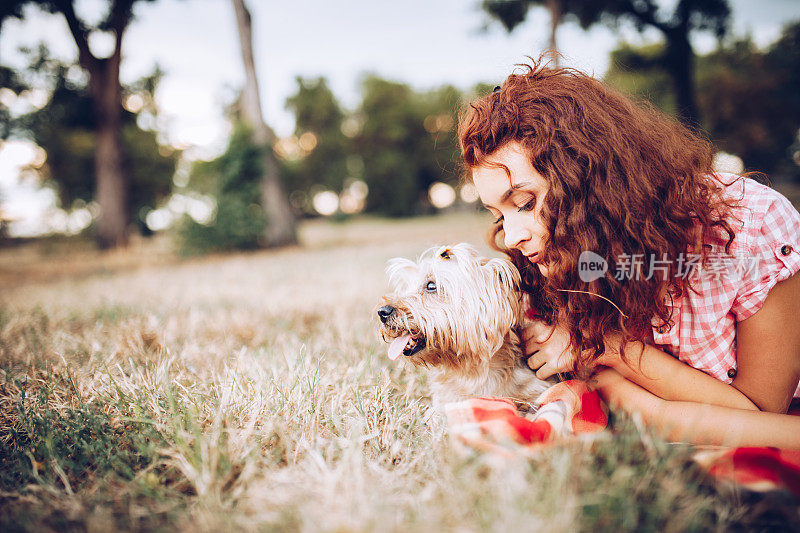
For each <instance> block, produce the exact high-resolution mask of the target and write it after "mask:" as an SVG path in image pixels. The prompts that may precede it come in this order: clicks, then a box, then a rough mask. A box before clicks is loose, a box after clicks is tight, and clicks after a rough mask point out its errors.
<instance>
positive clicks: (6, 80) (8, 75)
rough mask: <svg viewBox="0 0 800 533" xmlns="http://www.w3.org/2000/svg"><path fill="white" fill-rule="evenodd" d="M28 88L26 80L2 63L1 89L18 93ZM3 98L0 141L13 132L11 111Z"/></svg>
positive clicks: (1, 100)
mask: <svg viewBox="0 0 800 533" xmlns="http://www.w3.org/2000/svg"><path fill="white" fill-rule="evenodd" d="M27 88H28V87H27V85H26V84H25V82H24V81H23V80H22V79H20V77H19V75H18V74H17V72H16V71H15V70H14V69H12V68H9V67H6V66H3V65H0V90H7V91H11V92H12V93H14V94H15V95H18V94H20V93H21V92H23V91H24V90H26V89H27ZM3 100H4V99H2V98H0V141H2V140H3V139H6V138H7V137H8V135H9V134H10V133H11V124H12V117H11V111H10V110H9V109H8V106H6V105H5V104H4V103H3Z"/></svg>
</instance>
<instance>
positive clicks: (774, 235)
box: [653, 174, 800, 397]
mask: <svg viewBox="0 0 800 533" xmlns="http://www.w3.org/2000/svg"><path fill="white" fill-rule="evenodd" d="M719 176H720V178H721V179H722V181H724V182H725V183H731V182H732V181H734V180H736V181H735V182H734V183H732V184H731V185H729V186H728V187H726V188H725V193H724V194H725V195H726V197H728V198H733V199H735V200H736V201H737V202H738V203H739V204H740V206H741V207H740V208H734V211H733V212H734V214H735V215H736V216H737V217H738V218H740V219H741V220H742V223H741V224H740V223H739V222H738V221H736V220H729V222H730V223H731V227H732V229H733V230H734V231H735V232H736V237H735V238H734V240H733V242H732V243H731V247H730V250H729V254H728V258H727V259H726V258H725V252H724V250H725V242H726V241H727V234H726V233H724V232H722V235H721V236H719V237H713V238H712V239H713V240H709V239H707V240H706V241H705V242H706V244H710V245H711V246H712V248H711V250H710V256H709V259H708V263H707V266H706V268H705V270H702V271H699V272H698V273H696V274H695V276H696V277H695V278H693V281H692V284H693V286H694V287H695V288H696V289H697V290H698V292H699V293H700V294H695V293H694V292H692V291H690V290H688V289H684V291H683V295H682V296H681V298H680V299H676V300H675V301H674V302H672V303H673V305H672V319H671V321H670V322H672V323H673V325H672V327H671V328H669V329H667V327H658V326H659V325H660V324H661V322H660V320H659V319H658V318H657V317H654V318H653V338H654V340H655V343H656V344H657V345H659V346H661V348H662V349H664V350H665V351H668V352H669V353H671V354H672V355H674V356H676V357H678V359H680V360H681V361H683V362H684V363H687V364H689V365H692V366H693V367H695V368H699V369H700V370H702V371H704V372H706V373H707V374H710V375H711V376H714V377H715V378H717V379H719V380H720V381H723V382H725V383H731V382H732V381H733V378H734V377H736V323H737V322H738V321H740V320H745V319H746V318H748V317H750V316H752V315H754V314H755V313H756V311H758V310H759V309H761V306H762V305H763V304H764V300H765V299H766V297H767V293H769V291H770V290H771V289H772V287H774V286H775V284H776V283H778V282H779V281H783V280H785V279H787V278H789V277H791V276H792V274H794V273H795V272H797V271H798V270H800V213H798V212H797V210H796V209H795V208H794V207H793V206H792V204H791V202H789V200H787V199H786V197H785V196H783V195H781V194H780V193H778V192H777V191H775V190H773V189H772V188H770V187H768V186H766V185H762V184H760V183H758V182H757V181H754V180H752V179H750V178H738V179H737V176H735V175H732V174H719ZM723 186H724V185H723ZM723 237H724V238H723ZM665 301H666V303H667V309H669V308H670V295H666V297H665ZM794 396H795V397H800V386H798V388H797V390H796V391H795V394H794Z"/></svg>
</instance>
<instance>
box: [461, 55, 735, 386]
mask: <svg viewBox="0 0 800 533" xmlns="http://www.w3.org/2000/svg"><path fill="white" fill-rule="evenodd" d="M531 61H532V65H520V66H521V67H522V68H523V69H524V72H522V73H519V74H517V73H515V74H512V75H510V76H509V77H508V78H507V79H506V80H505V81H504V82H503V85H502V86H501V87H500V88H499V89H496V90H495V91H494V92H493V93H492V94H489V95H486V96H483V97H481V98H478V99H477V100H475V101H473V102H472V103H470V104H469V106H467V107H466V108H465V109H464V110H463V111H462V115H461V117H460V120H459V131H458V134H459V140H460V144H461V157H462V159H463V162H464V164H465V167H466V169H465V170H466V172H465V176H466V178H467V180H469V179H471V170H472V169H474V168H475V167H477V166H480V165H481V164H482V163H483V162H484V160H485V158H486V156H487V155H490V154H492V153H494V152H495V151H496V150H497V149H498V148H500V147H501V146H503V145H505V144H506V143H508V142H511V141H516V142H518V143H520V144H521V145H522V146H523V147H524V148H525V150H526V151H527V154H528V155H529V157H530V161H531V164H532V165H533V168H534V169H536V170H537V171H538V172H539V173H540V174H541V175H542V177H544V179H546V180H547V181H548V182H549V185H550V188H549V192H548V193H547V196H546V199H545V203H544V205H543V208H542V212H541V216H542V217H543V222H544V224H545V227H546V228H548V232H549V241H548V242H547V243H546V244H545V246H544V251H543V252H542V255H543V257H542V259H541V260H542V261H544V262H545V263H547V264H548V267H549V268H548V271H549V273H548V277H546V278H545V277H544V276H542V275H541V274H540V272H539V270H538V268H536V267H535V266H534V265H532V264H531V263H530V262H529V261H527V260H526V258H525V257H523V256H522V254H521V253H520V252H519V251H517V250H509V249H506V248H505V247H504V246H503V245H502V244H499V243H498V240H499V241H500V242H501V243H502V238H498V236H499V235H501V234H502V231H503V230H502V226H496V227H495V228H494V231H493V232H492V233H491V236H490V239H489V240H490V244H491V245H492V246H493V247H494V248H495V249H496V250H499V251H503V252H505V253H506V254H507V255H508V256H509V257H510V258H511V260H512V261H513V262H514V264H515V265H516V266H517V268H518V269H519V270H520V272H521V274H522V278H523V289H524V290H525V291H526V292H527V293H529V294H530V295H531V298H532V301H533V302H535V304H536V307H537V308H538V311H539V312H540V314H541V315H542V318H543V320H545V321H546V322H547V323H549V324H553V323H556V322H557V323H558V324H559V325H561V326H564V327H565V328H567V330H568V331H569V332H570V336H571V346H573V347H580V348H581V352H580V353H581V354H582V355H581V356H580V357H579V358H578V361H577V362H576V370H586V369H587V368H589V367H590V366H591V365H590V363H591V362H592V361H593V360H595V359H597V358H598V357H600V356H601V355H602V354H603V353H604V352H605V343H604V342H603V339H604V337H605V335H606V334H608V333H612V332H615V333H621V334H622V339H623V340H624V341H625V342H627V341H630V340H644V339H646V338H647V337H646V336H647V335H648V334H649V331H650V330H651V329H652V327H653V325H652V319H653V317H654V316H657V317H659V319H660V321H661V322H662V324H671V318H672V317H671V316H670V314H669V310H668V307H667V305H666V303H665V302H664V297H665V295H667V294H669V295H670V297H680V296H681V295H682V291H683V290H684V289H685V286H686V282H685V280H683V279H682V278H680V277H677V276H676V273H677V271H676V269H677V265H676V259H677V258H678V256H679V254H681V253H684V254H685V253H687V252H692V253H697V254H702V262H703V263H705V261H706V260H707V248H706V246H707V245H706V246H704V245H703V239H704V238H705V237H706V236H707V235H709V234H710V233H709V232H719V233H717V235H719V236H721V231H720V230H722V231H724V232H726V233H727V243H726V245H725V252H726V253H728V251H729V247H730V244H731V242H732V241H733V239H734V237H735V232H734V230H733V228H732V227H731V225H730V224H729V223H728V221H727V220H728V219H729V217H730V215H731V208H732V207H733V205H734V204H733V203H731V202H729V201H726V200H724V199H723V198H722V196H721V192H722V190H721V188H720V187H719V185H718V183H719V182H717V185H715V183H714V182H715V180H712V179H710V176H711V175H712V157H713V148H712V145H711V143H710V142H709V141H708V140H707V139H706V138H704V137H703V136H701V135H699V134H698V133H696V132H692V131H690V130H689V129H687V128H686V127H684V126H683V125H681V124H680V123H679V122H678V121H676V120H675V119H673V118H671V117H669V116H667V115H664V114H663V113H661V112H659V111H657V110H656V109H654V108H653V107H652V106H650V105H648V104H647V103H643V102H638V103H635V102H633V101H632V100H630V99H629V98H628V97H626V96H624V95H622V94H621V93H619V92H617V91H615V90H613V89H611V88H610V87H608V86H607V85H604V84H603V83H601V82H600V81H598V80H596V79H594V78H592V77H590V76H587V75H585V74H583V73H581V72H579V71H577V70H574V69H569V68H549V67H548V66H547V65H545V64H543V63H542V62H541V61H539V62H537V61H535V60H533V59H532V60H531ZM740 222H741V221H740ZM584 250H591V251H593V252H595V253H597V254H599V255H600V256H602V257H604V258H605V259H606V261H607V262H608V264H609V265H613V264H615V263H614V260H615V259H616V258H618V257H619V256H620V255H622V254H629V255H632V254H644V257H645V258H649V257H651V254H652V255H653V256H654V257H656V258H658V259H663V258H664V254H666V257H667V258H669V259H670V261H669V266H668V269H669V272H668V274H667V275H665V276H662V277H659V276H657V275H653V276H652V277H651V278H650V279H649V280H648V279H644V274H645V272H644V271H642V270H641V269H640V270H639V273H638V276H637V275H636V274H634V276H633V277H632V279H621V280H617V279H615V278H614V276H613V275H612V272H611V270H609V272H607V273H606V275H605V277H601V278H600V279H597V280H594V281H591V282H589V283H585V282H583V281H581V279H580V278H579V275H578V257H579V255H580V253H581V252H582V251H584ZM643 266H649V265H643ZM688 286H689V288H690V289H691V290H694V288H693V287H692V284H691V280H690V281H689V284H688ZM574 290H579V291H588V292H591V293H594V294H595V295H599V296H602V297H604V298H608V299H609V300H611V301H612V302H614V304H616V305H617V306H618V307H619V309H621V311H622V312H624V313H625V315H627V318H626V317H625V316H623V315H622V314H621V313H620V312H618V311H617V310H616V309H614V308H613V307H612V306H611V305H610V304H609V303H608V302H607V301H605V300H604V299H603V298H599V297H597V296H595V295H589V294H585V293H583V292H580V293H577V292H567V291H574ZM695 292H696V291H695ZM625 342H623V346H624V344H625ZM624 352H625V350H624V348H623V354H622V356H623V357H625V353H624Z"/></svg>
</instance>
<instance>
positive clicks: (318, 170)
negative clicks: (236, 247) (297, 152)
mask: <svg viewBox="0 0 800 533" xmlns="http://www.w3.org/2000/svg"><path fill="white" fill-rule="evenodd" d="M296 82H297V92H295V94H293V95H292V96H290V97H289V98H288V99H287V100H286V108H287V109H289V110H290V111H292V112H293V113H294V117H295V136H296V137H297V138H298V139H300V140H301V141H302V145H304V146H301V150H303V152H304V156H303V157H300V158H297V159H295V160H287V161H286V162H285V165H286V167H287V171H286V176H287V180H286V186H287V188H290V190H292V191H301V192H305V193H307V192H309V191H310V190H311V188H312V187H313V186H314V185H320V186H322V187H324V188H326V189H331V190H334V191H340V190H341V189H342V186H343V184H344V182H345V180H346V178H347V177H348V168H347V157H348V156H349V155H350V153H351V146H350V142H349V139H348V137H347V136H345V134H344V133H343V132H342V123H343V120H344V117H345V115H344V111H343V110H342V108H341V107H340V106H339V102H337V100H336V97H335V96H334V94H333V92H332V91H331V90H330V88H329V87H328V84H327V82H326V81H325V79H324V78H316V79H311V80H305V79H303V78H299V77H298V78H296ZM351 166H352V165H351Z"/></svg>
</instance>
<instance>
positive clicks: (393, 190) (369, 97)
mask: <svg viewBox="0 0 800 533" xmlns="http://www.w3.org/2000/svg"><path fill="white" fill-rule="evenodd" d="M362 91H363V95H362V102H361V106H360V108H359V110H358V112H357V114H356V116H358V117H360V119H359V122H361V123H362V124H363V126H362V127H361V131H360V133H358V135H357V136H356V137H355V142H356V153H357V154H358V156H359V157H360V158H361V160H362V161H363V163H364V179H365V181H366V183H367V185H368V186H369V196H368V198H367V209H368V210H369V211H372V212H377V213H381V214H385V215H390V216H406V215H412V214H417V213H419V212H421V211H425V210H428V209H430V205H429V203H428V201H427V191H428V187H430V185H431V184H432V183H433V182H435V181H445V182H447V181H449V182H455V181H456V180H457V178H458V171H457V168H458V165H457V163H456V160H457V157H458V156H457V149H458V147H457V145H456V139H455V137H456V136H455V135H454V134H453V131H454V129H455V125H456V123H457V120H456V114H457V110H458V108H459V106H460V102H461V95H460V93H459V92H458V91H457V90H456V89H454V88H452V87H443V88H441V89H439V90H436V91H432V92H428V93H415V92H414V91H413V90H412V89H411V88H410V87H409V86H407V85H404V84H401V83H395V82H391V81H387V80H383V79H380V78H378V77H376V76H368V77H367V78H365V79H364V81H363V83H362Z"/></svg>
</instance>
